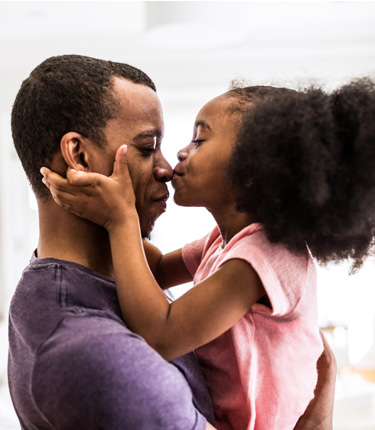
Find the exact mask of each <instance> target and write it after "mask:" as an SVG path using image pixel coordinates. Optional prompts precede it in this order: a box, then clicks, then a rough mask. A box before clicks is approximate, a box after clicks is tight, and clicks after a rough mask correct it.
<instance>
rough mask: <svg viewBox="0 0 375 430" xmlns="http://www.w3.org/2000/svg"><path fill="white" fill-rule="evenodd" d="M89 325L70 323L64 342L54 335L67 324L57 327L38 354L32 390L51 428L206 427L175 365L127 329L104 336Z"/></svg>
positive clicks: (164, 429) (183, 429) (175, 429)
mask: <svg viewBox="0 0 375 430" xmlns="http://www.w3.org/2000/svg"><path fill="white" fill-rule="evenodd" d="M70 324H71V321H69V318H68V319H66V320H65V321H64V322H63V323H62V325H63V326H64V325H65V326H69V325H70ZM80 324H81V323H80ZM103 324H110V322H108V320H105V319H103ZM90 327H92V324H90V323H88V324H86V322H83V323H82V324H81V327H80V329H82V331H81V330H78V331H77V324H76V322H75V323H74V331H71V333H72V334H73V332H74V334H75V339H72V341H69V342H66V341H64V339H63V338H61V339H59V336H63V333H64V332H65V333H66V332H69V327H68V330H64V327H60V328H59V330H58V331H57V332H56V333H55V334H54V335H53V336H52V337H51V338H50V339H49V340H48V341H47V342H46V343H45V344H44V345H43V348H42V350H41V351H40V353H39V358H38V360H37V363H36V366H35V369H34V375H33V378H34V379H35V378H36V379H37V380H39V383H38V384H34V390H33V395H34V399H35V403H36V404H37V405H38V408H39V409H40V411H41V413H42V414H43V415H44V417H45V418H46V420H47V421H49V422H50V423H51V428H59V429H72V428H75V429H80V430H85V429H87V430H89V429H90V430H91V429H102V430H113V429H122V430H134V429H137V430H154V429H155V430H156V429H160V430H187V429H189V430H204V429H205V427H206V422H207V421H206V419H205V418H204V417H203V416H202V415H201V414H200V413H199V412H198V411H197V410H196V408H195V407H194V406H193V401H192V393H191V390H190V388H189V386H188V385H187V383H186V380H185V379H184V377H183V375H182V374H181V372H179V370H177V369H176V368H175V367H174V366H173V365H171V364H169V363H167V362H166V361H165V360H163V359H162V358H161V357H160V356H159V355H158V354H157V353H156V352H155V351H154V350H152V349H151V348H150V347H149V346H148V345H147V344H146V342H145V341H144V340H143V339H142V338H140V337H139V336H137V335H134V334H133V333H131V332H128V333H124V331H116V330H115V331H112V332H108V333H106V334H105V335H103V334H102V333H101V334H100V333H99V334H97V333H92V332H90ZM61 328H62V329H61ZM65 328H67V327H65Z"/></svg>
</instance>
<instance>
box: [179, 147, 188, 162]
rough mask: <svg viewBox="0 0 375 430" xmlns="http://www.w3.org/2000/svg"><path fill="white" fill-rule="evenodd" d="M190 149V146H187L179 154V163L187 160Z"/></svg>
mask: <svg viewBox="0 0 375 430" xmlns="http://www.w3.org/2000/svg"><path fill="white" fill-rule="evenodd" d="M188 148H189V147H188V146H185V148H182V149H180V150H179V151H178V152H177V159H178V161H184V160H185V159H186V157H187V156H188V153H189V150H188Z"/></svg>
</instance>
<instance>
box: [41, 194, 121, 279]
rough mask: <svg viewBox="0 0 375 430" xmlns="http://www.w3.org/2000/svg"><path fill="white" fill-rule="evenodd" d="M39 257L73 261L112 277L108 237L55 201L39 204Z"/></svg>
mask: <svg viewBox="0 0 375 430" xmlns="http://www.w3.org/2000/svg"><path fill="white" fill-rule="evenodd" d="M38 257H39V258H43V257H53V258H57V259H60V260H66V261H72V262H74V263H78V264H81V265H83V266H85V267H88V268H90V269H92V270H94V271H95V272H98V273H100V274H102V275H104V276H108V277H113V266H112V257H111V249H110V242H109V237H108V233H107V232H106V230H105V229H104V228H102V227H100V226H98V225H96V224H93V223H91V222H89V221H86V220H84V219H82V218H79V217H77V216H75V215H73V214H71V213H69V212H67V211H65V210H64V209H62V208H61V207H59V206H58V205H57V204H55V203H54V202H53V201H49V202H42V203H40V202H39V244H38Z"/></svg>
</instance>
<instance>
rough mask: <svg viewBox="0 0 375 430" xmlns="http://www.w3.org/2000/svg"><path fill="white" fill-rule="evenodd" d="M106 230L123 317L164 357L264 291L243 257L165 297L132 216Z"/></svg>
mask: <svg viewBox="0 0 375 430" xmlns="http://www.w3.org/2000/svg"><path fill="white" fill-rule="evenodd" d="M108 232H109V235H110V241H111V251H112V258H113V266H114V270H115V277H116V285H117V293H118V296H119V301H120V305H121V310H122V314H123V318H124V320H125V322H126V323H127V324H128V326H129V328H130V329H131V330H133V331H135V332H136V333H138V334H140V335H141V336H143V337H144V338H145V339H146V341H147V342H148V343H149V344H150V345H151V346H152V347H153V348H154V349H155V350H156V351H158V352H159V353H160V354H161V355H162V356H163V357H164V358H166V359H167V360H172V359H173V358H176V357H179V356H181V355H183V354H185V353H187V352H189V351H191V350H193V349H195V348H197V347H199V346H201V345H204V344H206V343H208V342H209V341H211V340H213V339H215V338H216V337H218V336H219V335H220V334H222V333H224V332H225V331H227V330H228V329H229V328H230V327H232V326H233V324H234V323H235V322H237V321H238V320H239V319H240V318H241V317H242V316H243V315H244V314H245V313H246V312H247V311H248V309H249V308H250V307H251V306H252V305H253V304H254V303H255V302H257V301H258V300H259V299H260V298H261V297H262V296H263V295H264V294H265V292H264V289H263V286H262V283H261V281H260V280H259V278H258V276H257V274H256V272H255V271H254V270H253V269H252V267H251V266H250V265H249V264H248V263H247V262H245V261H243V260H230V261H228V262H226V263H224V264H223V265H222V266H221V268H220V269H219V270H218V271H217V272H216V273H214V274H213V275H212V276H210V277H209V278H207V279H206V280H205V281H203V282H201V283H200V284H198V285H196V286H195V287H194V288H193V289H191V290H190V291H188V292H187V293H186V294H184V295H183V296H182V297H180V298H179V299H177V300H176V301H174V302H172V303H169V302H168V300H167V299H166V297H165V296H164V294H163V293H162V291H161V290H160V288H159V285H158V284H157V282H156V281H155V279H154V277H153V276H152V273H151V271H150V270H149V268H148V266H147V263H146V260H145V256H144V253H143V248H142V243H141V240H140V230H139V224H138V218H137V216H136V215H135V216H134V218H132V219H130V218H128V219H127V220H126V222H124V223H123V224H117V225H114V226H109V227H108Z"/></svg>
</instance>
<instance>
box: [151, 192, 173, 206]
mask: <svg viewBox="0 0 375 430" xmlns="http://www.w3.org/2000/svg"><path fill="white" fill-rule="evenodd" d="M168 199H169V193H166V194H163V195H162V196H161V197H158V198H157V199H154V202H155V203H157V204H159V205H160V206H161V207H162V208H163V209H164V210H165V209H166V208H167V200H168Z"/></svg>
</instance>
